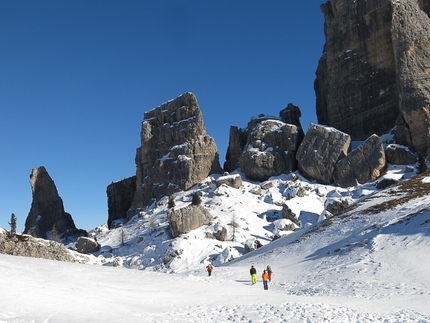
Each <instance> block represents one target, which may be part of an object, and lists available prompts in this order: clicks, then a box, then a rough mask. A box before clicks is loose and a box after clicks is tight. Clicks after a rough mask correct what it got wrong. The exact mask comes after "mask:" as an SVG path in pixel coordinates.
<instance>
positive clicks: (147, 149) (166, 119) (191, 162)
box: [132, 92, 223, 209]
mask: <svg viewBox="0 0 430 323" xmlns="http://www.w3.org/2000/svg"><path fill="white" fill-rule="evenodd" d="M140 139H141V144H142V145H141V147H139V148H138V149H137V152H136V193H135V195H134V199H133V204H132V207H133V209H138V208H142V207H145V206H147V205H149V204H150V202H151V201H152V200H153V199H158V198H160V197H162V196H167V195H171V194H173V193H174V192H177V191H179V190H187V189H189V188H190V187H192V186H193V185H194V184H196V183H198V182H200V181H202V180H203V179H205V178H206V177H207V176H208V175H210V174H212V173H222V172H223V171H222V169H221V166H220V164H219V156H218V151H217V147H216V144H215V141H214V140H213V138H212V137H209V136H208V135H207V134H206V127H205V125H204V122H203V117H202V112H201V110H200V108H199V105H198V102H197V99H196V97H195V95H194V94H193V93H190V92H188V93H185V94H183V95H181V96H179V97H178V98H176V99H174V100H171V101H169V102H166V103H164V104H163V105H161V106H159V107H157V108H155V109H153V110H151V111H149V112H145V118H144V121H143V122H142V130H141V133H140Z"/></svg>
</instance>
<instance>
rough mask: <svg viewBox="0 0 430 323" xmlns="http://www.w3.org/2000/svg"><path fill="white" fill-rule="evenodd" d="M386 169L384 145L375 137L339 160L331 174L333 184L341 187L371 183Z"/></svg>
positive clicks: (371, 137)
mask: <svg viewBox="0 0 430 323" xmlns="http://www.w3.org/2000/svg"><path fill="white" fill-rule="evenodd" d="M385 168H386V161H385V152H384V145H383V143H382V141H381V139H380V138H379V137H378V136H377V135H373V136H370V137H369V138H368V139H367V140H366V141H365V142H364V143H363V144H361V145H360V146H358V147H357V148H356V149H354V150H353V151H352V152H350V153H349V154H348V155H347V156H346V157H345V158H343V159H341V160H339V161H338V162H337V164H336V167H335V170H334V172H333V179H334V183H335V184H336V185H338V186H341V187H349V186H355V185H357V184H364V183H368V182H373V181H374V180H376V179H377V178H378V177H380V176H381V175H382V172H383V171H384V170H385Z"/></svg>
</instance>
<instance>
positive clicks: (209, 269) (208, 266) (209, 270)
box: [206, 264, 214, 276]
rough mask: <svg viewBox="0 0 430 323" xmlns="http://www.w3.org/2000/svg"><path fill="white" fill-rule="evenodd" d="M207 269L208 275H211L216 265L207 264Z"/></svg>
mask: <svg viewBox="0 0 430 323" xmlns="http://www.w3.org/2000/svg"><path fill="white" fill-rule="evenodd" d="M206 269H207V271H208V275H209V276H210V275H212V270H213V269H214V267H213V266H212V265H211V264H209V265H207V266H206Z"/></svg>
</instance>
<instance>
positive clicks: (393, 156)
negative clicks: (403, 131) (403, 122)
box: [385, 144, 417, 165]
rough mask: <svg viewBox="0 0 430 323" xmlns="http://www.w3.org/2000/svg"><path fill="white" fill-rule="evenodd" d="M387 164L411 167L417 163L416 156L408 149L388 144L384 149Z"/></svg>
mask: <svg viewBox="0 0 430 323" xmlns="http://www.w3.org/2000/svg"><path fill="white" fill-rule="evenodd" d="M385 156H386V158H387V163H390V164H396V165H411V164H415V163H416V162H417V156H416V155H415V154H414V153H413V152H411V151H410V150H409V148H408V147H405V146H402V145H397V144H390V145H388V146H387V148H386V149H385Z"/></svg>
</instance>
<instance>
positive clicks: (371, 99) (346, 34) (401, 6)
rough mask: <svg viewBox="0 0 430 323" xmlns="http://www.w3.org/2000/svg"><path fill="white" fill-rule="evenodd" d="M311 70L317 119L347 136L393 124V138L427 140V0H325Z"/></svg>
mask: <svg viewBox="0 0 430 323" xmlns="http://www.w3.org/2000/svg"><path fill="white" fill-rule="evenodd" d="M321 8H322V11H323V13H324V16H325V24H324V32H325V36H326V43H325V45H324V51H323V55H322V57H321V59H320V61H319V64H318V69H317V72H316V75H317V77H316V80H315V92H316V97H317V101H316V103H317V107H316V108H317V117H318V123H320V124H323V125H327V126H331V127H334V128H336V129H338V130H340V131H343V132H345V133H348V134H349V135H350V136H351V137H352V140H365V139H366V138H368V137H369V136H371V135H372V134H377V135H382V134H385V133H388V132H389V131H390V130H391V129H392V128H394V127H395V126H397V129H396V132H395V135H396V141H397V143H399V144H402V145H406V146H408V147H409V148H411V149H413V150H414V151H422V152H426V150H427V148H428V147H429V146H430V135H429V128H430V121H429V120H430V116H429V110H430V82H429V80H430V76H429V71H430V67H429V63H428V62H429V59H430V38H429V36H428V35H429V34H430V18H429V12H430V9H429V8H430V0H401V1H392V0H367V1H346V0H331V1H328V2H326V3H325V4H323V5H322V6H321Z"/></svg>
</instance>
